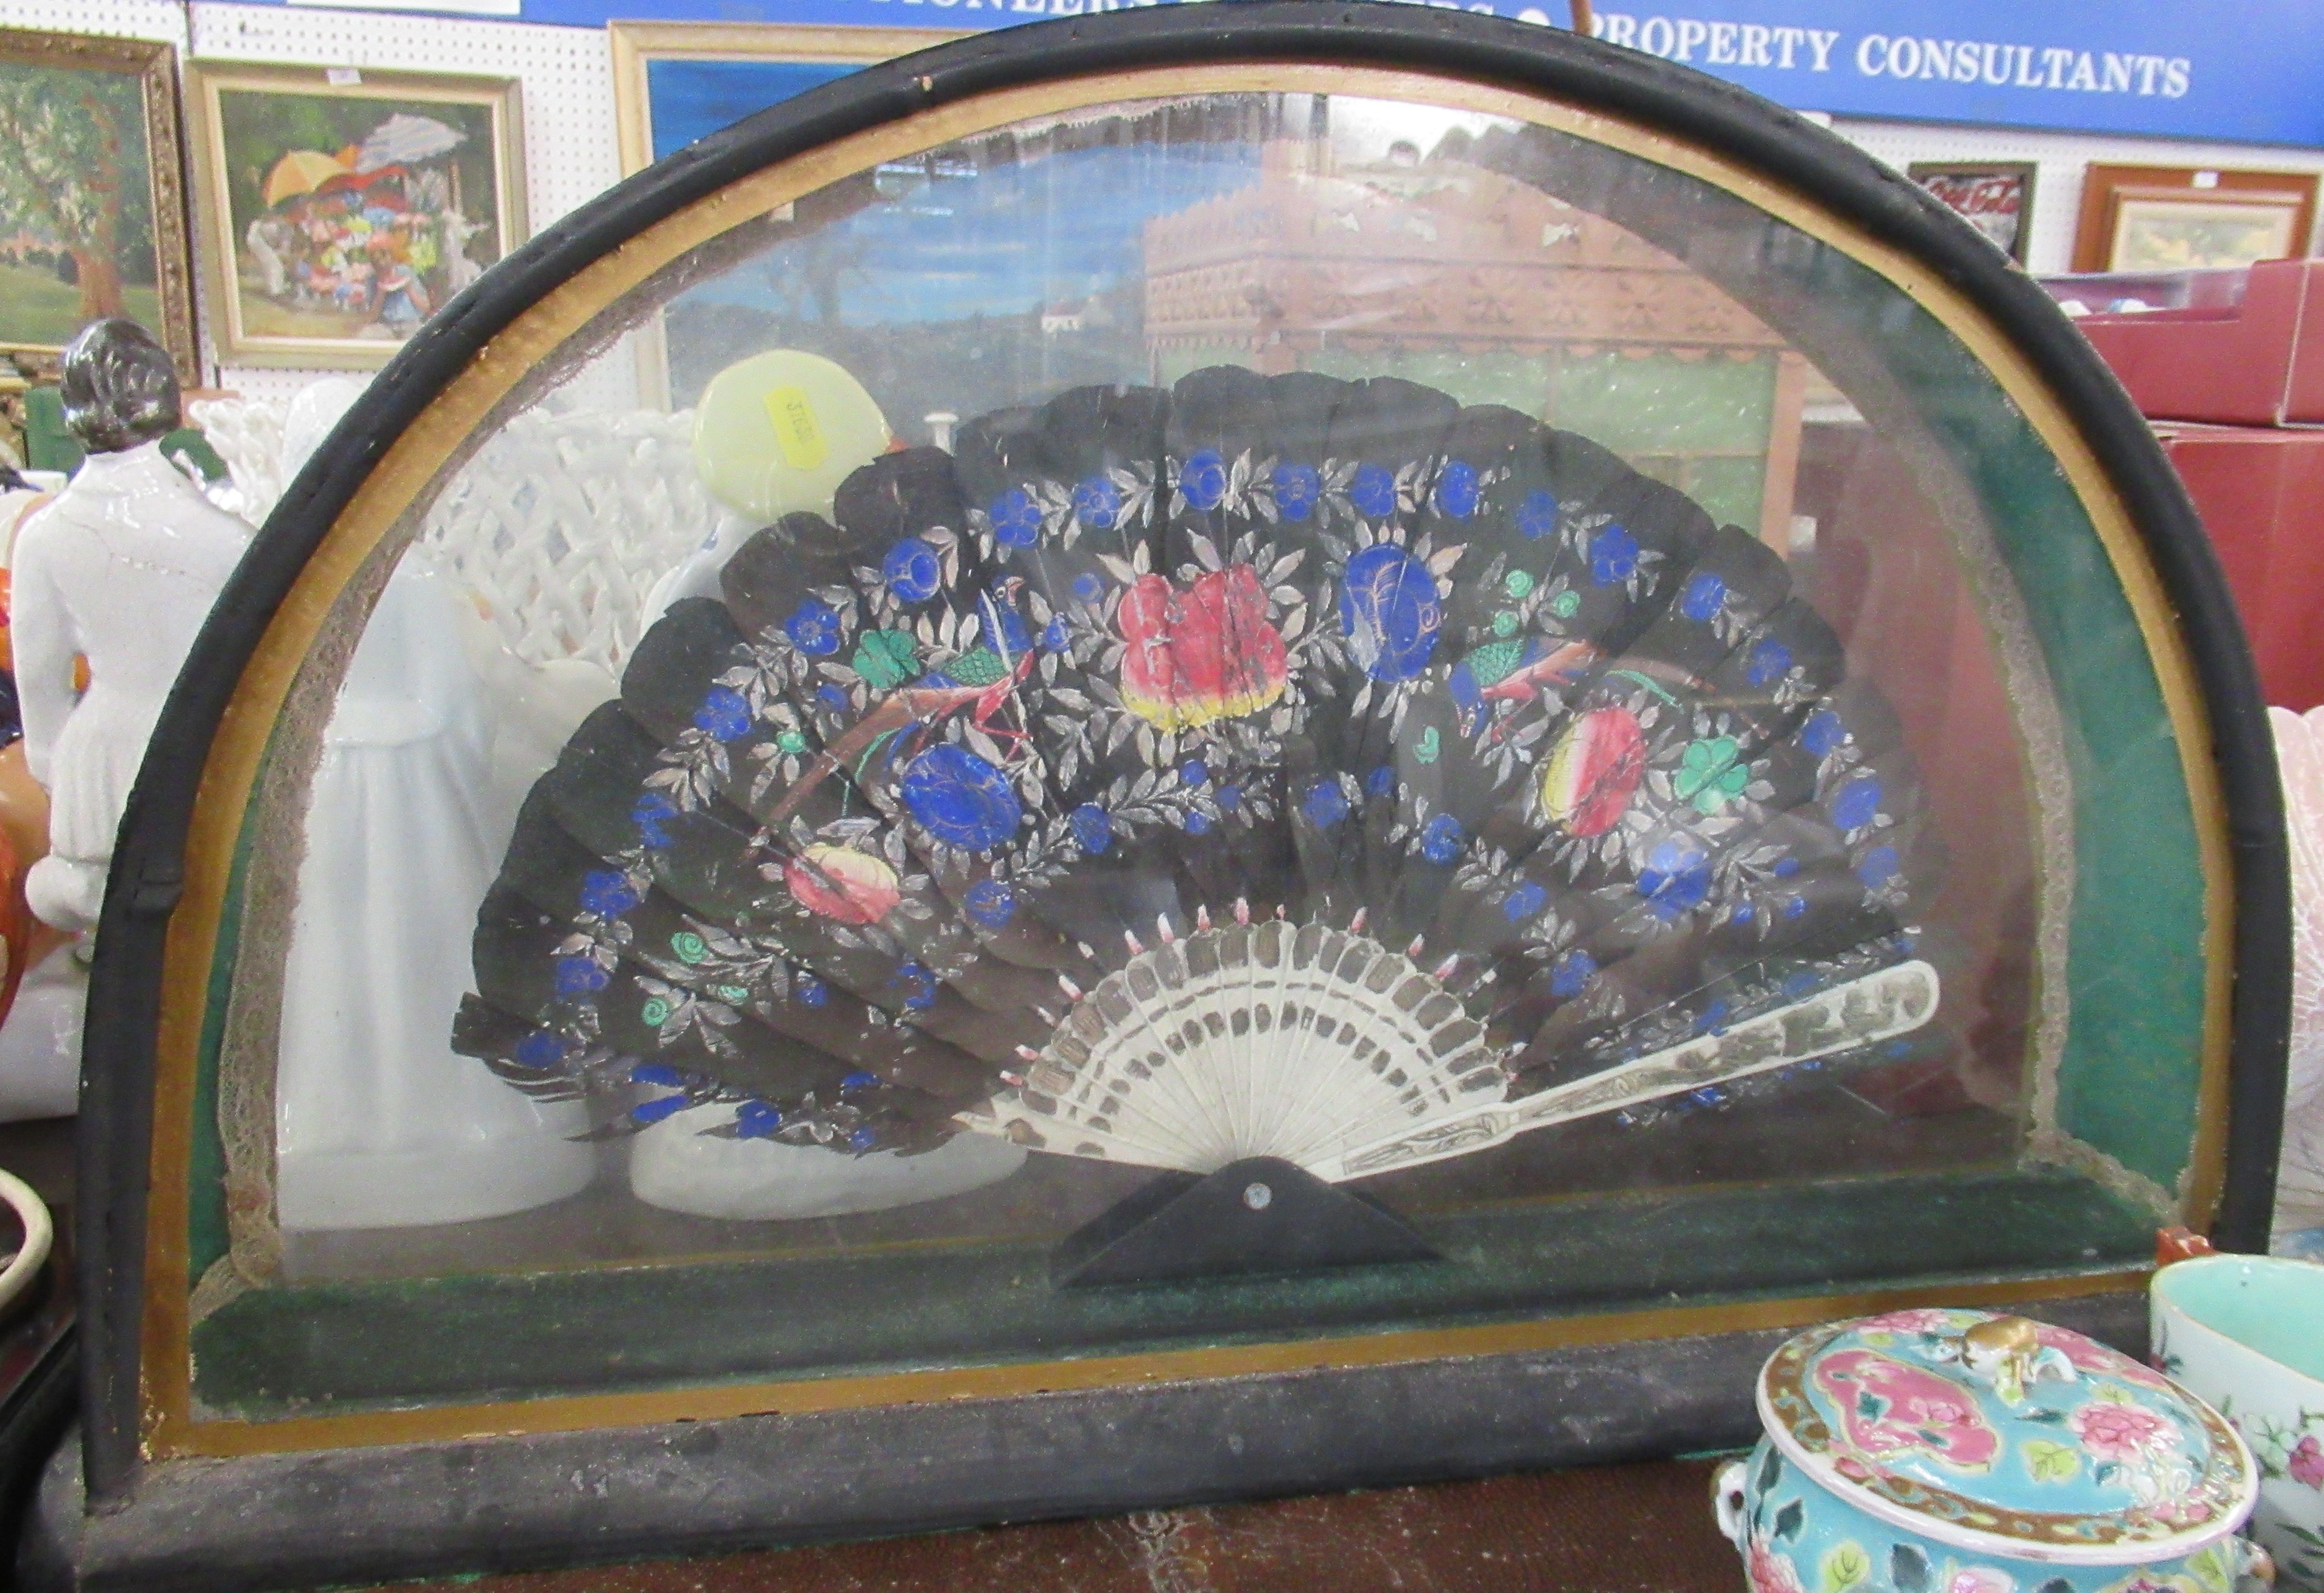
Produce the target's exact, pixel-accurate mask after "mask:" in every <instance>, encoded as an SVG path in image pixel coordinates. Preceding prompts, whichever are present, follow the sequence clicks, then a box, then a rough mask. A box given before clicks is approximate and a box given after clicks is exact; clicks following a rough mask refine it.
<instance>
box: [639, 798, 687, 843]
mask: <svg viewBox="0 0 2324 1593" xmlns="http://www.w3.org/2000/svg"><path fill="white" fill-rule="evenodd" d="M677 816H678V804H677V803H675V802H672V801H671V800H670V799H669V797H667V796H663V795H662V794H661V793H660V792H659V791H648V792H645V793H643V794H642V795H641V796H639V797H638V799H637V800H636V801H635V802H632V804H630V823H632V824H635V825H637V827H638V839H639V840H641V841H642V842H643V843H645V844H646V845H648V846H668V845H669V831H668V830H665V829H663V828H662V821H663V820H665V819H674V818H676V817H677Z"/></svg>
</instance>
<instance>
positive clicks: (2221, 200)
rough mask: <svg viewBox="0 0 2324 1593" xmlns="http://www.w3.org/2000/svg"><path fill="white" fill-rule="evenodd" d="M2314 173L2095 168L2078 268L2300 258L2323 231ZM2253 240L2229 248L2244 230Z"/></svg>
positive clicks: (2077, 246) (2086, 179)
mask: <svg viewBox="0 0 2324 1593" xmlns="http://www.w3.org/2000/svg"><path fill="white" fill-rule="evenodd" d="M2318 186H2319V180H2318V177H2317V174H2316V173H2314V172H2312V171H2259V170H2236V169H2233V168H2218V169H2210V168H2197V167H2191V166H2103V165H2099V166H2091V167H2089V168H2088V169H2087V170H2085V171H2084V172H2083V175H2082V204H2081V214H2080V216H2079V217H2078V218H2077V222H2076V226H2075V229H2074V260H2073V266H2074V269H2075V270H2076V271H2078V272H2086V271H2171V270H2190V269H2199V268H2202V267H2208V266H2221V265H2248V264H2250V263H2251V262H2252V261H2253V260H2254V259H2264V258H2269V257H2270V255H2269V254H2268V253H2261V252H2260V251H2273V253H2275V254H2277V255H2302V254H2306V253H2308V252H2309V248H2310V240H2311V238H2312V236H2313V235H2314V233H2315V230H2316V202H2317V192H2318ZM2239 235H2241V236H2245V237H2246V238H2247V239H2248V240H2249V242H2248V246H2246V247H2228V246H2227V245H2229V244H2234V243H2235V241H2236V238H2237V237H2238V236H2239Z"/></svg>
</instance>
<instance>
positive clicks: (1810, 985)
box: [1783, 971, 1821, 1001]
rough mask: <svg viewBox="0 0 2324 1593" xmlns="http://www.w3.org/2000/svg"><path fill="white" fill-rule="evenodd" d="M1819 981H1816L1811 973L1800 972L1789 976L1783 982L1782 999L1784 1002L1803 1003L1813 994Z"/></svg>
mask: <svg viewBox="0 0 2324 1593" xmlns="http://www.w3.org/2000/svg"><path fill="white" fill-rule="evenodd" d="M1820 982H1821V981H1819V980H1817V978H1816V976H1815V975H1814V974H1812V973H1809V972H1805V971H1802V972H1799V973H1794V974H1790V975H1788V976H1786V977H1785V979H1784V984H1783V990H1784V1000H1786V1001H1804V1000H1806V999H1808V998H1809V997H1810V996H1812V995H1814V994H1815V992H1816V986H1817V984H1818V983H1820Z"/></svg>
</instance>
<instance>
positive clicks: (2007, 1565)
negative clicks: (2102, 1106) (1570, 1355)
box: [1712, 1310, 2273, 1593]
mask: <svg viewBox="0 0 2324 1593" xmlns="http://www.w3.org/2000/svg"><path fill="white" fill-rule="evenodd" d="M1758 1407H1759V1420H1760V1423H1761V1424H1762V1426H1763V1427H1764V1429H1765V1436H1763V1437H1762V1438H1761V1439H1760V1441H1759V1444H1758V1447H1757V1449H1755V1450H1752V1452H1751V1455H1750V1457H1749V1458H1748V1459H1743V1460H1729V1461H1728V1462H1727V1463H1726V1464H1725V1465H1723V1466H1722V1467H1720V1470H1719V1473H1718V1475H1717V1477H1716V1478H1714V1479H1713V1484H1712V1505H1713V1507H1714V1509H1715V1510H1716V1511H1717V1513H1718V1517H1719V1524H1720V1530H1721V1531H1722V1532H1724V1533H1726V1534H1727V1536H1728V1537H1729V1539H1730V1540H1732V1541H1733V1542H1734V1544H1735V1546H1736V1549H1737V1551H1738V1552H1739V1553H1740V1554H1741V1555H1742V1556H1743V1561H1744V1566H1745V1570H1746V1573H1747V1575H1748V1578H1749V1581H1750V1586H1751V1587H1752V1588H1753V1589H1754V1590H1755V1593H2235V1588H2236V1581H2237V1579H2238V1578H2258V1579H2267V1578H2269V1577H2270V1576H2272V1574H2273V1568H2272V1566H2271V1565H2270V1564H2269V1562H2268V1559H2267V1556H2266V1555H2265V1554H2264V1552H2261V1551H2259V1550H2258V1549H2257V1548H2255V1546H2254V1545H2252V1544H2251V1543H2249V1542H2246V1540H2245V1539H2243V1538H2241V1537H2239V1536H2237V1535H2236V1533H2237V1530H2238V1529H2239V1528H2240V1527H2241V1526H2242V1525H2243V1524H2244V1521H2245V1519H2246V1517H2247V1516H2248V1515H2250V1514H2251V1509H2252V1503H2253V1500H2254V1498H2255V1495H2256V1492H2257V1478H2256V1473H2255V1469H2254V1466H2253V1462H2252V1456H2251V1452H2250V1450H2248V1449H2246V1447H2245V1445H2244V1443H2243V1441H2242V1440H2241V1439H2240V1438H2238V1437H2237V1436H2236V1432H2235V1430H2234V1429H2233V1428H2231V1427H2230V1426H2228V1424H2227V1423H2226V1422H2225V1421H2223V1420H2222V1419H2221V1418H2220V1417H2219V1415H2218V1413H2217V1412H2215V1411H2213V1410H2211V1409H2210V1407H2209V1406H2208V1405H2206V1404H2203V1403H2202V1402H2201V1401H2200V1400H2199V1399H2197V1398H2195V1397H2194V1396H2193V1395H2190V1394H2189V1393H2187V1392H2186V1390H2184V1389H2182V1388H2181V1387H2180V1386H2178V1385H2176V1384H2174V1383H2172V1381H2171V1380H2170V1379H2169V1378H2167V1377H2163V1375H2162V1374H2160V1373H2158V1372H2155V1371H2153V1370H2150V1369H2149V1368H2148V1367H2144V1366H2142V1365H2140V1364H2139V1363H2138V1362H2137V1361H2135V1360H2133V1359H2131V1358H2129V1357H2128V1356H2126V1355H2122V1354H2119V1353H2118V1352H2116V1351H2115V1350H2112V1349H2107V1347H2106V1346H2105V1345H2102V1344H2099V1343H2098V1342H2096V1341H2095V1340H2090V1339H2087V1338H2084V1337H2083V1336H2082V1335H2080V1334H2079V1333H2074V1332H2070V1331H2067V1330H2065V1329H2063V1328H2054V1327H2051V1326H2049V1325H2047V1324H2045V1323H2037V1322H2033V1321H2027V1320H2025V1319H2024V1318H2022V1317H2007V1316H1997V1315H1996V1314H1994V1313H1992V1312H1981V1311H1950V1310H1915V1311H1900V1312H1889V1313H1888V1314H1886V1315H1884V1316H1876V1317H1867V1318H1864V1319H1862V1320H1860V1321H1848V1322H1836V1323H1832V1324H1831V1325H1829V1326H1825V1327H1821V1328H1815V1329H1812V1330H1810V1331H1807V1332H1805V1333H1802V1334H1800V1335H1799V1336H1798V1337H1797V1338H1795V1339H1793V1340H1791V1341H1790V1342H1789V1343H1787V1344H1785V1345H1784V1347H1783V1348H1782V1349H1778V1350H1777V1351H1776V1352H1775V1354H1774V1355H1773V1356H1772V1357H1770V1358H1768V1361H1767V1364H1766V1367H1763V1368H1761V1370H1760V1373H1759V1385H1758Z"/></svg>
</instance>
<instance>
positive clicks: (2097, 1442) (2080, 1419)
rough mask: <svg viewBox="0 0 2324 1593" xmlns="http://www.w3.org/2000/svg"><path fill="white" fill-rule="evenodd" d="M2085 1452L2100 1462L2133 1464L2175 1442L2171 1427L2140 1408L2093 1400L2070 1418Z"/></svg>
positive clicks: (2156, 1416) (2148, 1411)
mask: <svg viewBox="0 0 2324 1593" xmlns="http://www.w3.org/2000/svg"><path fill="white" fill-rule="evenodd" d="M2067 1420H2068V1422H2069V1423H2070V1425H2071V1426H2072V1427H2073V1430H2074V1436H2075V1437H2077V1438H2079V1439H2080V1440H2081V1441H2082V1448H2083V1449H2085V1450H2089V1452H2090V1453H2091V1454H2092V1455H2095V1456H2097V1457H2098V1459H2101V1460H2132V1459H2137V1458H2138V1456H2139V1455H2140V1454H2142V1453H2144V1451H2145V1450H2150V1449H2161V1448H2164V1447H2166V1441H2169V1440H2171V1439H2172V1438H2173V1436H2174V1435H2173V1434H2172V1429H2171V1423H2168V1422H2166V1421H2164V1420H2163V1418H2162V1417H2161V1416H2158V1415H2156V1414H2155V1413H2153V1411H2150V1410H2146V1409H2144V1408H2143V1407H2141V1406H2138V1405H2124V1404H2108V1403H2107V1402H2106V1401H2104V1400H2092V1401H2091V1402H2090V1403H2089V1404H2086V1405H2083V1406H2080V1408H2079V1409H2077V1410H2076V1411H2075V1412H2074V1413H2073V1414H2072V1415H2071V1416H2070V1417H2068V1418H2067Z"/></svg>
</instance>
